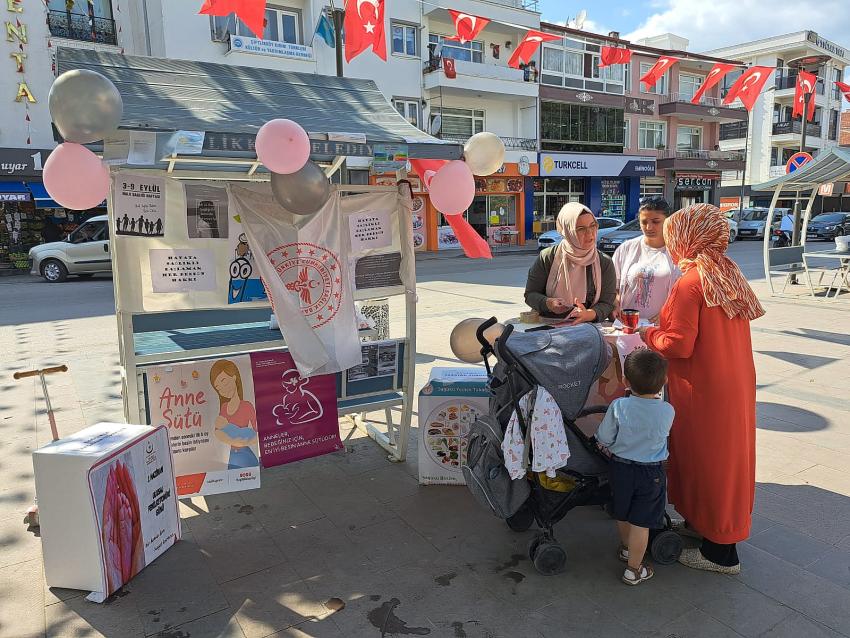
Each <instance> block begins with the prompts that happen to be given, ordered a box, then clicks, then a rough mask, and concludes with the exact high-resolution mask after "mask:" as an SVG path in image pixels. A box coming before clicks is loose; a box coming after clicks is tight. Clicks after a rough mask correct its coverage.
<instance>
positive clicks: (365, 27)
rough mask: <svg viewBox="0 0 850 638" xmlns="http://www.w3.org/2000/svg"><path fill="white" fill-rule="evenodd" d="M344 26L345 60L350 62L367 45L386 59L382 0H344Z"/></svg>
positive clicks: (366, 47)
mask: <svg viewBox="0 0 850 638" xmlns="http://www.w3.org/2000/svg"><path fill="white" fill-rule="evenodd" d="M344 27H345V61H346V62H351V61H352V60H353V59H354V58H356V57H357V56H358V55H360V54H361V53H363V52H364V51H365V50H366V49H368V48H369V47H372V52H373V53H374V54H375V55H377V56H378V57H379V58H381V59H382V60H383V61H384V62H386V61H387V38H386V34H385V32H384V0H346V2H345V21H344Z"/></svg>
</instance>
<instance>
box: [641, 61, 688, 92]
mask: <svg viewBox="0 0 850 638" xmlns="http://www.w3.org/2000/svg"><path fill="white" fill-rule="evenodd" d="M678 61H679V58H674V57H671V56H669V55H662V56H661V57H660V58H658V62H656V63H655V64H653V65H652V68H651V69H650V70H649V71H647V72H646V73H645V74H644V76H643V77H642V78H641V79H640V81H641V82H642V83H643V84H644V86H645V87H646V90H647V91H648V90H649V89H651V88H652V87H653V86H655V85H656V83H657V82H658V80H660V79H661V78H662V77H663V76H664V74H665V73H667V71H668V70H669V69H670V67H672V66H673V65H674V64H676V62H678Z"/></svg>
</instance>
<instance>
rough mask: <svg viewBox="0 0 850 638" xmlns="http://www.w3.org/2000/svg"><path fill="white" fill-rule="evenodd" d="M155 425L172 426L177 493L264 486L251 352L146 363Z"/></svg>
mask: <svg viewBox="0 0 850 638" xmlns="http://www.w3.org/2000/svg"><path fill="white" fill-rule="evenodd" d="M146 376H147V385H148V397H149V402H150V405H149V410H150V416H151V425H164V426H166V427H167V428H168V431H169V435H170V440H171V451H172V454H173V455H174V471H175V474H176V475H177V494H178V496H180V497H181V498H182V497H188V496H193V495H196V494H220V493H222V492H234V491H237V490H245V489H250V488H256V487H259V486H260V462H259V454H260V449H259V438H258V435H257V411H256V408H255V398H254V383H253V379H252V377H251V361H250V359H249V357H248V356H247V355H241V356H235V357H226V358H222V359H208V360H204V361H191V362H187V363H180V364H175V365H166V366H155V367H151V368H148V369H147V372H146Z"/></svg>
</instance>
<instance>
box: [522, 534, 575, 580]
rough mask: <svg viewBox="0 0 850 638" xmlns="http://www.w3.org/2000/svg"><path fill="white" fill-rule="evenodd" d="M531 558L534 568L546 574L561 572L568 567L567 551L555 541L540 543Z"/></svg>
mask: <svg viewBox="0 0 850 638" xmlns="http://www.w3.org/2000/svg"><path fill="white" fill-rule="evenodd" d="M531 560H532V562H533V563H534V569H536V570H537V571H538V572H540V573H541V574H543V575H544V576H554V575H555V574H560V573H562V572H563V571H564V570H565V569H566V567H567V553H566V552H565V551H564V548H563V547H561V546H560V545H559V544H558V543H555V542H553V541H546V542H542V543H540V544H538V545H537V547H536V548H535V550H534V556H533V558H532V559H531Z"/></svg>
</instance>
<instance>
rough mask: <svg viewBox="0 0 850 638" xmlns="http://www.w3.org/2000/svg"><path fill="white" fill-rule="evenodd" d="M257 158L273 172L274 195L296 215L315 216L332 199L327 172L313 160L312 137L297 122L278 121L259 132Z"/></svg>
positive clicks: (265, 126) (268, 124) (264, 125)
mask: <svg viewBox="0 0 850 638" xmlns="http://www.w3.org/2000/svg"><path fill="white" fill-rule="evenodd" d="M255 146H256V149H257V159H259V160H260V161H261V162H262V163H263V165H265V167H266V168H267V169H269V170H270V171H271V174H272V178H271V182H272V194H273V195H274V198H275V200H276V201H277V203H278V204H280V205H281V206H283V207H284V208H285V209H286V210H288V211H289V212H291V213H294V214H296V215H312V214H313V213H315V212H316V211H318V210H319V209H320V208H321V207H322V206H324V205H325V202H327V201H328V199H329V198H330V196H331V186H330V182H328V178H327V176H326V175H325V172H324V171H323V170H322V169H321V168H320V167H319V165H318V164H316V163H315V162H311V161H310V137H309V136H308V135H307V131H305V130H304V129H303V128H302V127H301V126H300V125H299V124H298V123H297V122H293V121H292V120H286V119H277V120H271V121H270V122H266V123H265V124H263V126H262V127H260V130H259V131H258V132H257V140H256V142H255Z"/></svg>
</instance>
